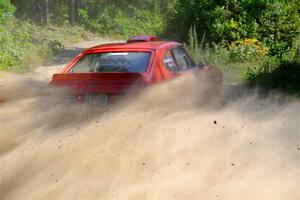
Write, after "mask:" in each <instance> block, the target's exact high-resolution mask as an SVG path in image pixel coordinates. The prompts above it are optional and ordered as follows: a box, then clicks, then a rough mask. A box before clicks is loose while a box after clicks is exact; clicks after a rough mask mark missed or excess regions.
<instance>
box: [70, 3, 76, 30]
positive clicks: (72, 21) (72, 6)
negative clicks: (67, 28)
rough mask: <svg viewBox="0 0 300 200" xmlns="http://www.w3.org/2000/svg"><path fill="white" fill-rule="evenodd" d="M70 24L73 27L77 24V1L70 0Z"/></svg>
mask: <svg viewBox="0 0 300 200" xmlns="http://www.w3.org/2000/svg"><path fill="white" fill-rule="evenodd" d="M69 22H70V24H71V26H73V25H74V24H75V0H69Z"/></svg>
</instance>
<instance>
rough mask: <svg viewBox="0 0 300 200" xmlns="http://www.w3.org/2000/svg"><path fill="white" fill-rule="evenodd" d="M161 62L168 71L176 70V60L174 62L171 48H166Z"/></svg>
mask: <svg viewBox="0 0 300 200" xmlns="http://www.w3.org/2000/svg"><path fill="white" fill-rule="evenodd" d="M163 62H164V65H165V66H166V68H167V69H168V70H169V71H171V72H176V71H177V65H176V62H175V59H174V57H173V53H172V52H171V50H168V51H167V52H166V54H165V55H164V60H163Z"/></svg>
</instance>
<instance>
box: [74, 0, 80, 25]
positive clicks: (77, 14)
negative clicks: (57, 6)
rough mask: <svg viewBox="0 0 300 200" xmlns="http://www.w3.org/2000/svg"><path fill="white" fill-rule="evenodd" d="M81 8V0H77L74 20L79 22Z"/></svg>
mask: <svg viewBox="0 0 300 200" xmlns="http://www.w3.org/2000/svg"><path fill="white" fill-rule="evenodd" d="M79 8H80V0H75V8H74V20H75V23H78V22H79V13H78V12H79Z"/></svg>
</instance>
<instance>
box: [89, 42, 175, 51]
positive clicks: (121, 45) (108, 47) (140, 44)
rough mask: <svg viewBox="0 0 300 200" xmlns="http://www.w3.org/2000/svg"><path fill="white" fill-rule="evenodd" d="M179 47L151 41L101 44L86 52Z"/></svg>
mask: <svg viewBox="0 0 300 200" xmlns="http://www.w3.org/2000/svg"><path fill="white" fill-rule="evenodd" d="M176 45H180V43H178V42H172V41H153V42H130V43H111V44H103V45H98V46H94V47H91V48H89V49H87V50H86V51H97V50H99V51H103V50H114V49H149V50H158V49H164V48H167V47H170V46H176Z"/></svg>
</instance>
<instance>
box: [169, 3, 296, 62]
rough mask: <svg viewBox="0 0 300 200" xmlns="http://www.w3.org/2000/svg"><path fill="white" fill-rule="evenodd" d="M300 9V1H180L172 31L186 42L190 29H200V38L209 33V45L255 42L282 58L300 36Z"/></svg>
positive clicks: (172, 19) (172, 12)
mask: <svg viewBox="0 0 300 200" xmlns="http://www.w3.org/2000/svg"><path fill="white" fill-rule="evenodd" d="M299 8H300V1H297V0H271V1H265V0H242V1H236V0H226V1H213V0H177V1H174V2H173V9H172V10H170V13H169V14H170V15H171V18H170V22H169V24H170V26H171V27H169V29H168V31H169V33H177V34H176V35H175V36H177V37H179V38H180V39H181V40H185V41H186V40H187V34H186V33H187V32H188V30H189V28H190V27H191V26H196V29H197V32H198V33H200V34H201V35H200V36H199V37H201V36H202V35H203V34H204V32H206V35H207V36H206V40H207V42H212V41H213V42H215V43H217V44H220V43H223V44H228V43H232V42H236V41H241V40H244V39H245V38H253V39H257V40H259V41H260V42H263V44H264V45H266V47H268V48H269V54H270V55H277V56H279V57H281V56H282V54H283V53H285V52H287V51H289V50H290V48H291V47H292V43H293V40H294V39H295V37H296V36H297V35H298V34H299V27H300V15H299ZM174 24H176V26H174Z"/></svg>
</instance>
